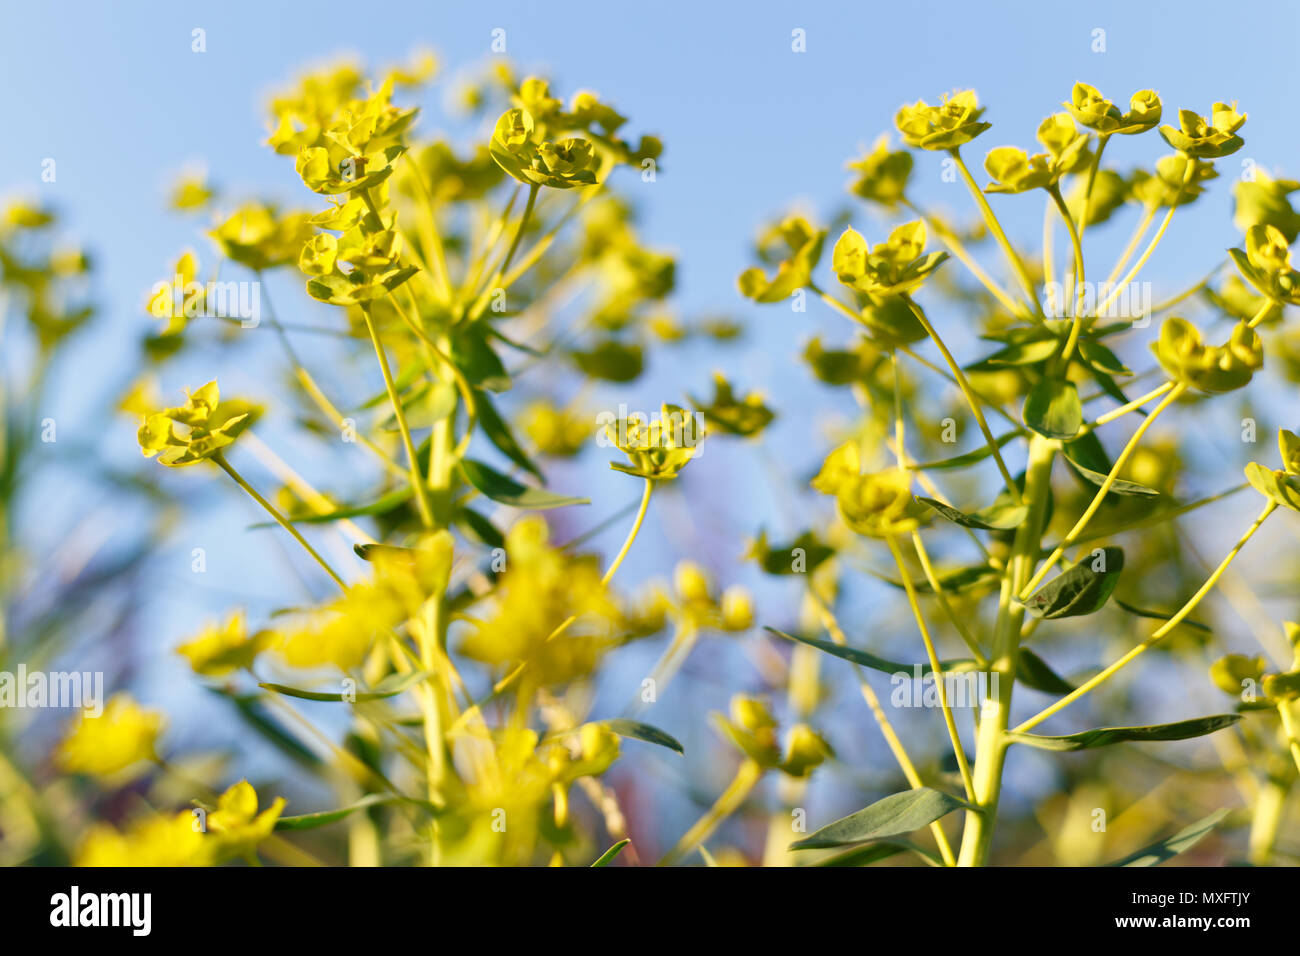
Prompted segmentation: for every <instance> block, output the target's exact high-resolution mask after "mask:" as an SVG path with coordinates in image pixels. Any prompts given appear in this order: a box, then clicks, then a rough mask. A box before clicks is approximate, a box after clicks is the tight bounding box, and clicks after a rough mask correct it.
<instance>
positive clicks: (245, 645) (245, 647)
mask: <svg viewBox="0 0 1300 956" xmlns="http://www.w3.org/2000/svg"><path fill="white" fill-rule="evenodd" d="M270 641H271V635H270V634H269V633H267V632H265V631H260V632H258V633H257V634H253V635H252V636H251V637H250V636H249V634H248V628H247V626H246V625H245V621H244V612H243V611H234V612H232V613H231V614H230V615H229V616H228V617H227V618H226V620H225V623H224V624H220V625H218V624H215V623H213V624H209V625H208V626H207V627H205V628H204V629H203V632H202V633H201V634H200V635H199V636H198V637H197V638H195V639H194V640H192V641H190V642H189V643H187V644H182V645H181V646H180V647H178V648H176V651H177V653H179V654H181V655H182V656H183V657H185V658H187V659H188V660H189V662H190V667H192V668H194V671H195V673H197V674H204V675H207V676H208V677H220V676H221V675H223V674H229V673H231V672H232V671H236V670H241V669H243V668H246V667H252V666H253V661H254V660H255V659H256V658H257V655H258V654H260V653H261V652H262V651H263V650H265V649H266V647H267V646H268V645H269V644H270Z"/></svg>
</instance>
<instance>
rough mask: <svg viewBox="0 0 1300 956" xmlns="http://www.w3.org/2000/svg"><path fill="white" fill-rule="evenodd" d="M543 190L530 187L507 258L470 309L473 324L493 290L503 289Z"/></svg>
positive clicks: (468, 315)
mask: <svg viewBox="0 0 1300 956" xmlns="http://www.w3.org/2000/svg"><path fill="white" fill-rule="evenodd" d="M541 188H542V187H540V186H538V185H537V184H536V183H533V184H532V185H530V186H529V187H528V200H527V202H526V203H525V204H524V212H523V215H521V216H520V217H519V225H518V226H516V227H515V237H514V240H513V241H512V242H511V243H510V248H509V249H507V250H506V257H505V259H503V260H502V261H501V265H499V266H498V267H497V270H496V273H495V274H494V275H493V276H492V279H491V280H490V281H489V282H488V284H487V285H486V286H485V287H484V289H483V291H482V292H481V293H479V296H478V299H477V300H476V301H475V302H474V304H473V305H472V306H471V307H470V310H469V312H468V313H467V317H468V319H469V320H470V321H471V322H472V321H474V320H475V319H477V318H478V317H479V316H480V315H482V314H483V310H484V309H485V308H487V304H488V301H489V300H490V299H491V297H492V292H493V290H494V289H496V288H498V287H501V280H502V277H503V276H505V274H506V271H507V270H508V269H509V268H510V263H511V262H512V261H513V260H514V258H515V253H516V252H518V251H519V243H520V242H521V241H522V240H523V238H524V230H525V229H527V228H528V222H529V220H530V219H532V216H533V207H534V206H535V205H536V204H537V193H538V191H539V190H540V189H541Z"/></svg>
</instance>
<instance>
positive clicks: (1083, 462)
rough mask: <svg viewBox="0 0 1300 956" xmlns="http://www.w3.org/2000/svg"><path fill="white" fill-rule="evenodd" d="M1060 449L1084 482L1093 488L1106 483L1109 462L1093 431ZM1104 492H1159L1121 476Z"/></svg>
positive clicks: (1133, 494)
mask: <svg viewBox="0 0 1300 956" xmlns="http://www.w3.org/2000/svg"><path fill="white" fill-rule="evenodd" d="M1061 451H1062V452H1063V453H1064V454H1065V461H1066V464H1067V465H1069V467H1070V470H1071V471H1073V472H1074V473H1075V474H1076V475H1078V476H1079V478H1081V479H1082V480H1083V481H1084V482H1086V483H1087V484H1090V485H1092V486H1093V487H1095V488H1100V487H1101V486H1102V485H1103V484H1105V483H1106V476H1107V475H1108V474H1110V469H1111V462H1110V458H1109V457H1108V456H1107V455H1106V449H1105V448H1103V447H1102V444H1101V440H1100V439H1099V438H1098V437H1097V435H1096V433H1095V432H1087V433H1086V434H1083V435H1080V436H1079V437H1078V438H1076V439H1074V440H1073V441H1068V442H1065V443H1064V444H1063V445H1062V446H1061ZM1106 494H1107V496H1110V495H1125V496H1128V497H1140V498H1158V497H1160V492H1158V491H1156V490H1155V489H1154V488H1148V487H1147V486H1146V485H1140V484H1138V483H1137V482H1136V481H1126V480H1124V479H1123V478H1117V479H1115V481H1114V482H1113V483H1112V484H1111V486H1110V490H1109V491H1107V492H1106Z"/></svg>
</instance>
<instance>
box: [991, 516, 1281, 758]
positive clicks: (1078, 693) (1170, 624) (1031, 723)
mask: <svg viewBox="0 0 1300 956" xmlns="http://www.w3.org/2000/svg"><path fill="white" fill-rule="evenodd" d="M1276 507H1277V503H1276V502H1274V501H1270V502H1269V503H1268V504H1267V505H1265V506H1264V510H1263V511H1261V512H1260V514H1259V517H1258V518H1256V519H1255V523H1254V524H1252V525H1251V526H1250V528H1249V530H1247V532H1246V533H1245V534H1244V535H1242V536H1241V539H1240V540H1239V541H1238V542H1237V543H1236V544H1235V545H1233V548H1232V550H1231V551H1229V552H1228V555H1227V557H1225V558H1224V559H1223V561H1222V562H1221V563H1220V564H1219V566H1218V567H1217V568H1215V569H1214V573H1213V574H1211V575H1210V576H1209V577H1208V578H1207V579H1206V581H1205V583H1204V584H1202V585H1201V587H1200V590H1198V591H1197V592H1196V593H1195V594H1193V595H1192V596H1191V597H1190V598H1189V599H1188V601H1187V603H1186V604H1184V605H1183V606H1182V607H1181V608H1179V610H1178V613H1176V614H1175V615H1174V616H1173V617H1171V618H1170V619H1169V620H1167V621H1166V622H1165V623H1164V624H1162V625H1160V627H1158V628H1157V629H1156V630H1155V632H1154V633H1153V634H1152V635H1151V636H1150V637H1148V638H1147V639H1146V640H1145V641H1143V642H1142V643H1141V644H1139V645H1137V646H1136V647H1134V648H1133V649H1132V650H1130V651H1129V652H1128V653H1127V654H1125V655H1124V656H1123V657H1121V658H1119V660H1117V661H1115V663H1113V664H1111V665H1110V666H1109V667H1107V668H1106V669H1105V670H1103V671H1102V672H1101V673H1100V674H1098V675H1097V676H1095V677H1093V678H1091V679H1090V680H1088V681H1085V682H1084V683H1082V684H1080V685H1079V686H1078V687H1077V688H1075V689H1074V690H1073V691H1072V692H1070V693H1069V694H1066V695H1065V696H1064V697H1062V698H1061V699H1060V700H1058V701H1057V702H1056V703H1054V704H1052V705H1051V706H1050V707H1045V708H1044V709H1043V710H1041V711H1039V712H1038V713H1037V714H1035V715H1034V716H1033V717H1030V718H1029V719H1028V720H1026V721H1025V722H1024V723H1022V724H1020V726H1018V727H1016V729H1015V731H1014V732H1015V733H1023V732H1025V731H1027V730H1030V729H1032V728H1034V727H1037V726H1038V725H1039V724H1041V723H1042V722H1043V721H1044V720H1046V719H1047V718H1048V717H1051V716H1052V715H1053V714H1055V713H1059V712H1060V711H1062V710H1064V709H1065V708H1066V707H1069V706H1070V705H1071V704H1072V703H1074V702H1075V701H1076V700H1078V699H1079V698H1080V697H1082V696H1083V695H1084V694H1087V693H1089V692H1090V691H1092V690H1094V689H1095V688H1097V687H1099V686H1100V685H1102V684H1103V683H1105V682H1106V681H1108V680H1109V679H1110V678H1111V677H1113V676H1114V675H1115V674H1116V673H1118V672H1119V671H1120V670H1121V669H1122V668H1124V667H1125V666H1127V665H1128V664H1129V663H1130V662H1131V661H1133V660H1135V659H1136V658H1137V657H1139V656H1140V655H1141V654H1142V653H1143V652H1144V651H1146V650H1148V649H1150V648H1151V647H1153V646H1154V645H1156V644H1158V643H1159V642H1160V640H1161V639H1162V638H1163V637H1165V635H1167V634H1168V633H1169V632H1170V631H1172V630H1173V629H1174V628H1175V627H1177V626H1178V625H1179V624H1181V623H1182V621H1183V618H1185V617H1187V615H1189V614H1191V613H1192V611H1194V610H1196V606H1197V605H1198V604H1200V603H1201V601H1202V599H1203V598H1204V597H1205V595H1207V594H1209V593H1210V591H1211V590H1213V588H1214V585H1215V584H1217V583H1218V581H1219V578H1221V577H1223V573H1224V572H1225V571H1227V570H1228V566H1229V565H1230V564H1232V562H1233V559H1234V558H1236V557H1237V555H1238V554H1239V553H1240V552H1241V549H1242V548H1244V547H1245V546H1246V542H1247V541H1249V540H1250V539H1251V536H1252V535H1254V533H1255V532H1256V531H1258V530H1259V526H1260V525H1262V524H1263V523H1264V521H1265V519H1266V518H1268V516H1269V515H1271V514H1272V513H1273V510H1274V509H1275V508H1276Z"/></svg>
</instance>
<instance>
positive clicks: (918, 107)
mask: <svg viewBox="0 0 1300 956" xmlns="http://www.w3.org/2000/svg"><path fill="white" fill-rule="evenodd" d="M983 114H984V111H983V110H982V109H980V105H979V99H978V97H976V95H975V91H974V90H963V91H962V92H959V93H952V94H944V96H943V99H942V100H941V101H940V103H939V105H938V106H931V105H929V104H928V103H926V102H925V101H924V100H917V101H916V102H915V103H914V104H912V105H911V106H904V107H903V108H902V109H900V110H899V111H898V114H897V115H896V116H895V117H894V125H895V126H897V127H898V131H899V133H901V134H902V136H903V142H905V143H907V145H909V146H919V147H920V148H922V149H956V148H957V147H958V146H962V145H964V144H966V143H969V142H970V141H971V140H973V139H974V138H975V137H976V136H978V135H979V134H980V133H982V132H984V131H985V130H986V129H988V128H989V127H990V126H991V125H992V124H991V123H981V122H979V118H980V116H982V115H983Z"/></svg>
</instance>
